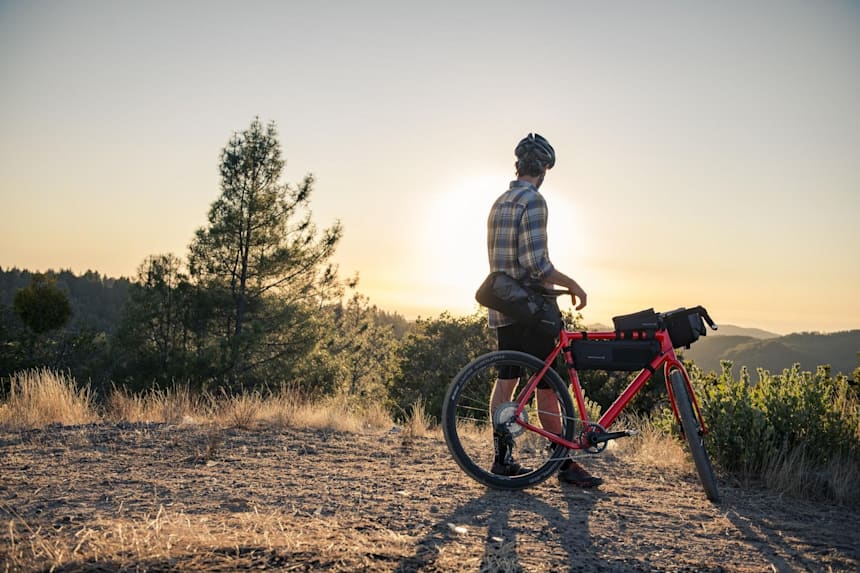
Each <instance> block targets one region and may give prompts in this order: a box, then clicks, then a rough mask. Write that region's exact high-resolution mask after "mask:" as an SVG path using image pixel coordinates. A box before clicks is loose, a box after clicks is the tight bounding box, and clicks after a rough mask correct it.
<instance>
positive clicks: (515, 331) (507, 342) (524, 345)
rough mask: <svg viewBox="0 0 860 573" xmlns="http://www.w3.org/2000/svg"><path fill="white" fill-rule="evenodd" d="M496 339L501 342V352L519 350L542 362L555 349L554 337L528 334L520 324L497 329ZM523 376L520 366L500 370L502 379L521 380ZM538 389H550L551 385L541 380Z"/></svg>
mask: <svg viewBox="0 0 860 573" xmlns="http://www.w3.org/2000/svg"><path fill="white" fill-rule="evenodd" d="M496 337H497V339H498V342H499V350H518V351H520V352H525V353H527V354H531V355H532V356H536V357H538V358H540V359H541V360H546V357H547V356H549V353H550V352H552V350H553V348H555V337H554V336H539V335H534V334H531V333H526V329H525V327H523V326H522V325H520V324H511V325H508V326H503V327H501V328H498V329H496ZM521 374H522V372H521V369H520V367H519V366H502V367H501V368H499V378H502V379H506V380H510V379H513V378H519V377H520V375H521ZM538 388H549V385H548V384H546V382H544V381H543V380H541V381H540V382H539V383H538Z"/></svg>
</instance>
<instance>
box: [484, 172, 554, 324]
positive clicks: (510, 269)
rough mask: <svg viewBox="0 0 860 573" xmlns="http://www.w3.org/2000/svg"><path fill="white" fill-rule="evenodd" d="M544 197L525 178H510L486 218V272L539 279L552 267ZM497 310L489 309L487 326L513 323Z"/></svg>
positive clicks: (517, 277)
mask: <svg viewBox="0 0 860 573" xmlns="http://www.w3.org/2000/svg"><path fill="white" fill-rule="evenodd" d="M546 222H547V208H546V201H545V200H544V198H543V196H542V195H541V194H540V193H539V192H538V190H537V188H536V187H535V186H534V185H532V184H531V183H528V182H526V181H511V185H510V187H509V188H508V190H507V191H505V192H504V193H502V194H501V195H500V196H499V198H498V199H496V202H495V203H493V207H492V208H491V209H490V216H489V217H488V218H487V255H488V256H489V260H490V272H495V271H502V272H504V273H507V274H508V275H510V276H512V277H514V278H515V279H524V278H527V277H528V278H531V279H534V280H537V281H543V280H545V279H546V277H547V276H549V274H550V273H552V271H553V268H554V267H553V265H552V262H550V260H549V252H548V249H547V233H546ZM514 322H515V321H514V320H513V319H512V318H510V317H508V316H505V315H504V314H502V313H501V312H499V311H497V310H493V309H490V310H489V324H490V328H499V327H502V326H507V325H509V324H514Z"/></svg>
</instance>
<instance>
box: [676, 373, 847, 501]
mask: <svg viewBox="0 0 860 573" xmlns="http://www.w3.org/2000/svg"><path fill="white" fill-rule="evenodd" d="M722 366H723V369H722V373H721V374H720V375H719V376H716V375H713V374H709V375H707V376H703V375H702V371H701V370H699V369H697V368H693V369H692V371H691V374H692V378H693V383H694V384H695V386H696V394H697V396H698V397H699V400H700V402H701V407H702V409H703V411H704V415H705V421H706V423H707V425H708V427H709V429H710V432H711V433H710V436H711V438H710V440H709V441H708V446H709V449H710V450H711V454H712V456H713V458H714V460H715V461H716V462H717V463H718V464H719V466H721V467H722V468H723V469H724V470H726V471H728V472H731V473H735V474H737V475H739V476H740V477H743V478H752V479H760V480H762V481H764V482H765V483H767V484H769V485H771V486H773V487H775V488H776V489H781V490H784V491H787V492H792V493H802V494H805V495H812V496H817V495H824V496H826V497H831V498H835V499H839V500H841V501H860V485H858V484H860V401H858V397H857V394H856V392H855V391H854V390H853V389H852V388H851V386H850V384H849V381H848V380H847V378H846V377H844V376H842V375H839V376H836V377H834V376H832V375H831V372H830V369H829V368H828V367H819V368H818V370H817V371H816V372H815V373H814V374H813V373H811V372H804V371H801V370H800V366H799V365H795V366H794V367H792V368H789V369H786V370H784V371H783V372H782V373H781V374H771V373H769V372H767V371H765V370H759V371H758V377H759V380H758V381H757V382H755V383H753V382H751V380H750V375H749V372H748V371H747V370H746V369H741V371H740V376H739V378H737V379H735V377H734V376H733V374H732V370H731V366H732V365H731V363H730V362H724V363H723V365H722ZM851 483H853V484H854V485H853V486H851V485H848V486H847V487H846V484H851Z"/></svg>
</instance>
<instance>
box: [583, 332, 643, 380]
mask: <svg viewBox="0 0 860 573" xmlns="http://www.w3.org/2000/svg"><path fill="white" fill-rule="evenodd" d="M571 349H572V352H573V364H574V367H575V368H576V369H577V370H621V371H625V372H633V371H635V370H642V369H643V368H645V367H646V366H648V365H649V364H650V363H651V361H652V360H654V358H655V357H656V356H657V355H658V354H660V343H659V342H658V341H657V340H654V339H651V340H573V341H571Z"/></svg>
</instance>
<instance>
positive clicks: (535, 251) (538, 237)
mask: <svg viewBox="0 0 860 573" xmlns="http://www.w3.org/2000/svg"><path fill="white" fill-rule="evenodd" d="M547 217H548V212H547V207H546V201H545V200H544V198H543V197H541V196H539V195H538V196H537V197H535V198H534V199H533V200H531V201H529V203H528V205H527V206H526V209H525V210H524V211H523V216H522V219H520V233H519V244H518V248H517V251H518V252H517V258H518V260H519V263H520V265H521V266H522V267H523V268H524V269H525V270H526V271H528V274H529V276H530V277H531V278H533V279H536V280H544V279H546V277H548V276H549V275H550V273H552V271H553V269H554V267H553V264H552V262H551V261H550V260H549V249H548V246H547V232H546V223H547Z"/></svg>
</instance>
